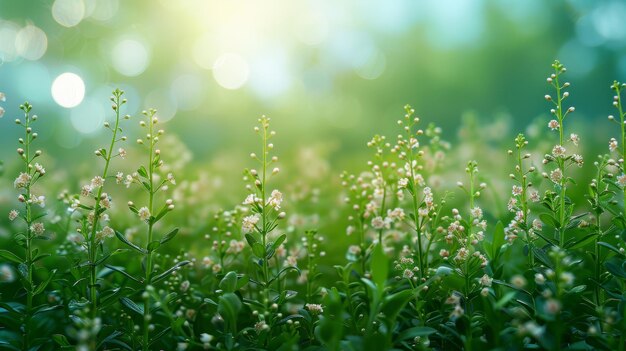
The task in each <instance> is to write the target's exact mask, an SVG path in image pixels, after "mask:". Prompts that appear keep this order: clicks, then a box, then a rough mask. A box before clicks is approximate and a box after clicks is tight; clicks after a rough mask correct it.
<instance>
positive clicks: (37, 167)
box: [35, 163, 46, 175]
mask: <svg viewBox="0 0 626 351" xmlns="http://www.w3.org/2000/svg"><path fill="white" fill-rule="evenodd" d="M35 172H37V173H39V174H40V175H44V174H46V169H45V168H43V166H42V165H40V164H39V163H35Z"/></svg>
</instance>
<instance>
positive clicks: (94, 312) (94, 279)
mask: <svg viewBox="0 0 626 351" xmlns="http://www.w3.org/2000/svg"><path fill="white" fill-rule="evenodd" d="M114 106H115V128H114V129H113V136H112V137H111V143H110V144H109V149H108V151H107V154H106V155H105V157H104V160H105V161H104V170H103V171H102V179H104V180H106V178H107V175H108V172H109V164H110V163H111V158H112V153H113V147H114V145H115V142H116V141H117V131H118V130H119V123H120V95H118V94H115V101H114ZM103 192H104V184H103V185H102V186H101V187H100V188H98V193H97V195H96V198H95V200H96V203H95V205H94V218H93V224H92V226H91V234H90V236H89V246H88V247H87V249H88V255H89V300H90V302H91V318H92V319H95V318H96V317H97V316H98V296H97V289H96V285H97V284H98V267H96V265H95V262H96V259H97V256H98V243H97V242H96V232H97V231H98V224H99V222H100V215H99V212H100V210H101V206H100V198H101V197H102V193H103Z"/></svg>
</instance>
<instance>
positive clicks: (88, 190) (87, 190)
mask: <svg viewBox="0 0 626 351" xmlns="http://www.w3.org/2000/svg"><path fill="white" fill-rule="evenodd" d="M92 190H93V188H92V187H91V185H83V187H82V188H81V189H80V194H81V195H82V196H89V194H91V191H92Z"/></svg>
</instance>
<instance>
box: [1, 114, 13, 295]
mask: <svg viewBox="0 0 626 351" xmlns="http://www.w3.org/2000/svg"><path fill="white" fill-rule="evenodd" d="M0 116H1V115H0ZM14 281H15V272H14V271H13V268H12V267H11V266H9V265H8V264H3V265H1V266H0V282H3V283H11V282H14Z"/></svg>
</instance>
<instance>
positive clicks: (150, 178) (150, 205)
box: [142, 113, 155, 351]
mask: <svg viewBox="0 0 626 351" xmlns="http://www.w3.org/2000/svg"><path fill="white" fill-rule="evenodd" d="M149 116H150V120H149V122H148V124H149V127H148V128H149V134H150V150H149V151H150V152H149V156H148V162H149V163H148V183H149V185H150V191H149V198H148V209H149V211H150V215H151V217H152V214H153V213H154V164H153V161H154V159H153V157H154V144H155V141H154V140H155V139H154V122H153V120H152V117H153V116H154V113H151V114H149ZM153 226H154V222H153V221H152V219H148V243H147V245H149V244H150V243H151V242H152V239H153ZM151 279H152V251H151V250H147V253H146V279H145V290H146V291H147V290H148V288H149V286H150V280H151ZM150 318H151V316H150V296H147V297H146V299H145V304H144V308H143V342H142V346H143V350H144V351H147V350H148V346H149V341H150V340H149V337H150V330H149V328H150Z"/></svg>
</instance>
